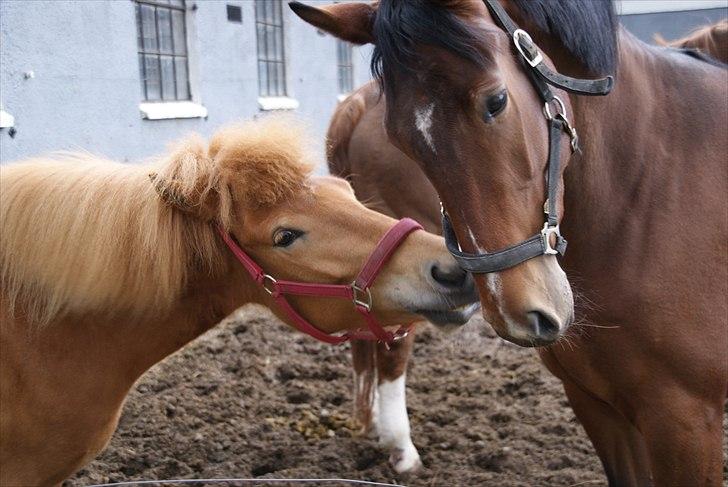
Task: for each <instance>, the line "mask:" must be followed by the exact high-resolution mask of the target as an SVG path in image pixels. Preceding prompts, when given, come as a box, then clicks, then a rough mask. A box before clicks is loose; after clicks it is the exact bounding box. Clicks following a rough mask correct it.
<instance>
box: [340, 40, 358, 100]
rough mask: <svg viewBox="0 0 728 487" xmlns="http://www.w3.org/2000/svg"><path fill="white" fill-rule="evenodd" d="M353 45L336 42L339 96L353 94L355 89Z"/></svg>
mask: <svg viewBox="0 0 728 487" xmlns="http://www.w3.org/2000/svg"><path fill="white" fill-rule="evenodd" d="M352 50H353V49H352V45H351V43H349V42H346V41H342V40H339V39H337V40H336V67H337V73H338V79H339V94H340V95H345V94H347V93H351V91H352V90H353V89H354V63H353V61H352V60H351V57H352V56H351V54H352Z"/></svg>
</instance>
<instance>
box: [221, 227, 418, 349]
mask: <svg viewBox="0 0 728 487" xmlns="http://www.w3.org/2000/svg"><path fill="white" fill-rule="evenodd" d="M421 229H422V226H421V225H420V224H419V223H417V222H416V221H414V220H412V219H410V218H404V219H402V220H400V221H398V222H397V223H396V224H395V225H394V226H393V227H392V228H390V229H389V230H388V231H387V233H385V234H384V236H383V237H382V238H381V240H380V241H379V243H378V244H377V246H376V247H375V248H374V250H373V251H372V253H371V255H370V256H369V258H368V259H367V260H366V262H365V263H364V265H363V266H362V268H361V270H360V271H359V274H358V275H357V276H356V279H354V282H352V283H351V284H317V283H310V282H296V281H284V280H278V279H275V278H274V277H273V276H271V275H270V274H266V273H265V271H264V270H263V268H262V267H260V266H259V265H258V264H257V263H256V262H255V261H254V260H253V259H252V257H250V256H249V255H248V254H247V253H245V251H244V250H243V249H241V248H240V246H239V245H238V244H237V243H236V242H235V240H234V239H233V237H232V236H231V235H230V234H229V233H228V232H226V231H225V229H223V228H222V226H220V225H219V224H218V225H217V231H218V233H219V234H220V236H221V237H222V239H223V241H224V242H225V244H226V245H227V246H228V248H229V249H230V250H231V251H232V253H233V254H234V255H235V257H236V258H237V259H238V260H239V261H240V263H241V264H243V267H245V269H246V270H247V271H248V273H249V274H250V275H251V276H252V277H253V279H254V280H255V282H257V283H258V284H259V285H260V286H261V287H262V288H263V289H265V291H266V292H267V293H268V294H270V295H271V296H272V297H273V299H274V300H275V302H276V304H277V305H278V306H279V307H280V308H281V309H282V310H283V311H284V312H285V314H286V315H287V316H288V319H289V321H290V324H292V325H293V326H294V327H296V328H297V329H298V330H299V331H302V332H303V333H306V334H308V335H310V336H312V337H314V338H315V339H317V340H320V341H322V342H325V343H330V344H340V343H344V342H346V341H349V340H352V339H355V340H372V341H378V342H384V343H387V344H389V343H392V342H395V341H397V340H399V339H401V338H404V337H405V336H407V334H408V333H409V331H410V329H411V325H409V326H403V327H401V328H400V329H398V330H397V331H395V332H394V333H393V332H391V331H387V330H385V329H384V327H383V326H382V325H381V324H380V323H379V321H377V319H376V317H375V316H374V314H373V313H372V294H371V290H370V288H371V286H372V284H373V283H374V280H375V279H376V278H377V276H378V275H379V272H380V271H381V270H382V268H383V267H384V265H385V264H386V263H387V262H388V261H389V259H390V258H391V257H392V254H394V252H395V251H396V250H397V248H398V247H399V246H400V245H401V244H402V242H404V240H405V239H406V238H407V236H408V235H409V234H410V233H412V232H414V231H415V230H421ZM286 295H295V296H317V297H327V298H338V299H346V300H349V301H351V302H352V303H353V304H354V309H356V311H357V312H359V313H360V314H361V315H362V316H363V318H364V321H365V322H366V324H367V328H368V330H357V331H347V332H345V333H344V334H342V335H330V334H328V333H325V332H323V331H321V330H319V329H318V328H316V327H315V326H314V325H312V324H311V323H310V322H309V321H308V320H306V318H304V317H303V316H301V315H300V314H299V313H298V312H297V311H296V310H295V309H293V307H292V306H291V304H290V303H289V302H288V300H287V299H286Z"/></svg>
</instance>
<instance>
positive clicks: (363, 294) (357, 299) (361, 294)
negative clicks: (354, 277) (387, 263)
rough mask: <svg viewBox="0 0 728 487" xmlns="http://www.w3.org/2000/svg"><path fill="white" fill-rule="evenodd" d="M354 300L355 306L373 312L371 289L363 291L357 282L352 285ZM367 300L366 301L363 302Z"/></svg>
mask: <svg viewBox="0 0 728 487" xmlns="http://www.w3.org/2000/svg"><path fill="white" fill-rule="evenodd" d="M351 291H352V299H351V301H352V302H353V303H354V306H361V307H362V308H364V309H365V310H367V311H371V310H372V292H371V291H370V290H369V288H365V289H362V288H360V287H359V286H357V285H356V282H352V283H351ZM363 298H366V301H364V300H363Z"/></svg>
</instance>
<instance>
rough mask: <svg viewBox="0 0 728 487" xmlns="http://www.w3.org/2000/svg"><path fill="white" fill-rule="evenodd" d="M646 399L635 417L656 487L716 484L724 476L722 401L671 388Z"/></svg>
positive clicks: (717, 484)
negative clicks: (641, 410) (660, 396)
mask: <svg viewBox="0 0 728 487" xmlns="http://www.w3.org/2000/svg"><path fill="white" fill-rule="evenodd" d="M673 392H674V393H673V394H670V395H669V396H666V397H663V398H656V397H651V398H649V400H648V401H646V402H645V405H644V411H645V414H644V415H643V416H640V417H638V418H637V422H638V426H639V428H640V430H641V431H642V432H643V434H644V437H645V443H646V444H647V451H648V454H649V457H650V465H651V469H652V478H653V480H654V482H655V486H657V487H669V486H674V487H678V486H685V485H700V486H705V487H713V486H715V487H718V486H720V485H722V476H723V448H722V435H723V402H724V401H723V400H722V398H718V397H717V398H714V400H713V401H712V403H711V402H710V401H708V400H706V398H700V397H698V398H696V397H694V396H692V395H690V394H689V393H687V392H684V391H673Z"/></svg>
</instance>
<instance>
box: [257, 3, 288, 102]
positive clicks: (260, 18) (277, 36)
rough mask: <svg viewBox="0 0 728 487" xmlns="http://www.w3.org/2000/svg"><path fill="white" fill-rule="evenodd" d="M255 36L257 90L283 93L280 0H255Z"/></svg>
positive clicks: (283, 64)
mask: <svg viewBox="0 0 728 487" xmlns="http://www.w3.org/2000/svg"><path fill="white" fill-rule="evenodd" d="M255 29H256V33H257V36H258V92H259V93H260V96H264V97H267V96H286V95H287V90H286V63H285V51H284V49H283V12H282V5H281V0H255Z"/></svg>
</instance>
